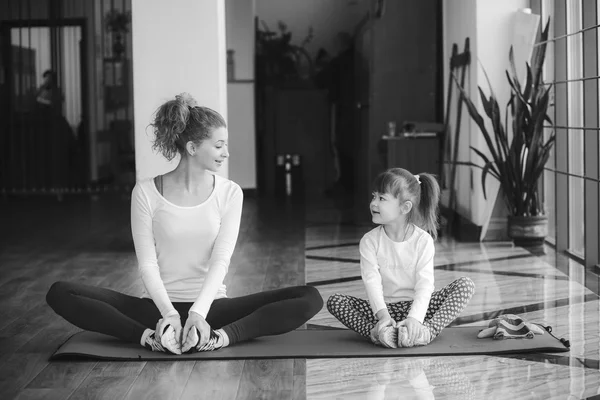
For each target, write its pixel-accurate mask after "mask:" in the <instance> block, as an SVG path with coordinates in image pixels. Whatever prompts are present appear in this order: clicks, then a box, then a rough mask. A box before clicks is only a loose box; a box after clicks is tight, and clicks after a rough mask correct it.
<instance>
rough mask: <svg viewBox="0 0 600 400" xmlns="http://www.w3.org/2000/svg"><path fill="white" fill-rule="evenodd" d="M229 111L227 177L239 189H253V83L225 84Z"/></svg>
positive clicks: (254, 185) (254, 168) (254, 177)
mask: <svg viewBox="0 0 600 400" xmlns="http://www.w3.org/2000/svg"><path fill="white" fill-rule="evenodd" d="M227 99H228V100H227V103H228V104H227V109H228V110H229V121H228V125H229V142H230V143H229V179H231V180H232V181H234V182H236V183H237V184H238V185H240V186H241V187H242V189H256V139H255V121H254V83H253V82H245V83H233V84H231V83H230V84H228V85H227Z"/></svg>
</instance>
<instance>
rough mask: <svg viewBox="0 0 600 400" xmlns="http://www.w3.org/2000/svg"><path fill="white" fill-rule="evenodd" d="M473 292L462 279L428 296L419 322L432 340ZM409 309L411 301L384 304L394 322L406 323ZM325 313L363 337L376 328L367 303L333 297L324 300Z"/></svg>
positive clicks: (338, 295) (465, 279) (458, 311)
mask: <svg viewBox="0 0 600 400" xmlns="http://www.w3.org/2000/svg"><path fill="white" fill-rule="evenodd" d="M474 292H475V284H474V283H473V281H472V280H471V279H469V278H466V277H462V278H458V279H457V280H455V281H454V282H452V283H450V284H449V285H448V286H446V287H444V288H442V289H441V290H438V291H437V292H433V293H432V295H431V300H430V301H429V307H428V308H427V313H426V314H425V321H424V322H423V325H425V326H426V327H428V328H429V330H430V331H431V334H432V335H433V336H432V339H433V338H435V337H436V336H437V335H439V333H440V332H441V331H442V329H444V328H445V327H447V326H448V325H450V323H451V322H452V321H454V320H455V319H456V317H458V315H459V314H460V313H461V311H462V310H463V309H464V308H465V307H466V306H467V304H468V303H469V300H471V297H472V296H473V293H474ZM411 306H412V301H400V302H398V303H388V304H387V308H388V311H389V312H390V315H391V317H392V318H393V319H394V321H396V322H400V321H403V320H404V319H406V317H407V316H408V312H409V311H410V307H411ZM327 310H329V312H330V313H331V314H332V315H333V316H334V317H336V318H337V319H338V320H339V321H340V322H341V323H342V324H344V325H346V326H347V327H348V328H350V329H352V330H353V331H355V332H358V333H359V334H361V335H363V336H365V337H369V334H370V333H371V330H372V329H373V328H374V327H375V325H376V324H377V318H376V317H375V314H373V310H372V309H371V306H370V305H369V302H368V300H363V299H358V298H356V297H353V296H348V295H345V294H339V293H336V294H334V295H332V296H331V297H330V298H329V300H327Z"/></svg>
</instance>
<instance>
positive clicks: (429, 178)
mask: <svg viewBox="0 0 600 400" xmlns="http://www.w3.org/2000/svg"><path fill="white" fill-rule="evenodd" d="M415 178H417V180H418V181H420V185H419V186H420V188H421V190H420V192H421V195H420V199H419V214H420V217H421V225H422V228H423V229H424V230H426V231H427V232H429V234H430V235H431V236H432V237H433V239H434V240H435V239H436V238H437V231H438V227H439V223H438V206H439V202H440V185H439V184H438V182H437V179H435V176H433V175H431V174H428V173H422V174H419V175H415Z"/></svg>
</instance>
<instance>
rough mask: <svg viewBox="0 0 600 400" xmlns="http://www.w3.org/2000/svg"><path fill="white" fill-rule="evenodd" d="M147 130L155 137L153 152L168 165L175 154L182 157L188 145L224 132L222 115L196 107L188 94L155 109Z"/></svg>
mask: <svg viewBox="0 0 600 400" xmlns="http://www.w3.org/2000/svg"><path fill="white" fill-rule="evenodd" d="M150 126H152V127H153V129H154V134H155V139H154V143H153V145H152V148H153V149H154V150H155V151H159V152H161V153H162V155H163V156H165V158H166V159H167V160H169V161H171V160H172V159H173V158H174V157H175V156H176V155H177V153H179V154H182V155H183V154H185V145H186V143H187V142H190V141H191V142H194V143H199V142H202V141H203V140H206V139H208V138H210V137H211V135H212V132H213V131H214V130H215V129H218V128H227V124H226V123H225V120H224V119H223V117H222V116H221V114H219V113H218V112H216V111H214V110H212V109H210V108H208V107H201V106H199V105H198V103H197V102H196V100H195V99H194V98H193V97H192V96H191V95H190V94H189V93H181V94H179V95H177V96H175V99H174V100H169V101H167V102H166V103H164V104H163V105H161V106H160V107H158V109H157V110H156V113H155V117H154V121H153V122H152V123H151V124H150Z"/></svg>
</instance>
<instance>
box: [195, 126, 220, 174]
mask: <svg viewBox="0 0 600 400" xmlns="http://www.w3.org/2000/svg"><path fill="white" fill-rule="evenodd" d="M228 139H229V134H228V132H227V129H226V128H217V129H215V130H214V131H213V132H212V135H211V137H209V138H208V139H205V140H203V141H202V143H200V145H199V146H197V147H196V154H194V157H193V158H194V159H195V160H196V162H198V163H199V164H200V166H201V167H202V168H204V169H206V170H208V171H213V172H217V171H218V170H219V169H220V168H221V166H222V165H223V163H224V162H225V159H227V157H229V151H228V147H227V140H228Z"/></svg>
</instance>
